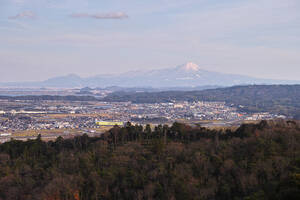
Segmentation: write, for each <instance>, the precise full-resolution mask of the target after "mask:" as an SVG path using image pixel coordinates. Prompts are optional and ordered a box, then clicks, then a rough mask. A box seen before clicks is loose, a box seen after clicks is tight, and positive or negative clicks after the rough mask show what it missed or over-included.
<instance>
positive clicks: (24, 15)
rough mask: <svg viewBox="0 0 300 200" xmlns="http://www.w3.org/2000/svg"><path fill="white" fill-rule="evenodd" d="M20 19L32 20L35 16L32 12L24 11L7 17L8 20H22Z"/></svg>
mask: <svg viewBox="0 0 300 200" xmlns="http://www.w3.org/2000/svg"><path fill="white" fill-rule="evenodd" d="M22 18H27V19H34V18H36V15H35V13H33V12H32V11H24V12H21V13H19V14H17V15H14V16H11V17H9V19H22Z"/></svg>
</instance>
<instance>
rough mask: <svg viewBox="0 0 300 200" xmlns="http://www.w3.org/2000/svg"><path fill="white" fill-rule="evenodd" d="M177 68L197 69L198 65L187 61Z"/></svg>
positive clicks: (184, 69) (185, 69)
mask: <svg viewBox="0 0 300 200" xmlns="http://www.w3.org/2000/svg"><path fill="white" fill-rule="evenodd" d="M179 69H180V70H183V71H199V70H200V67H199V66H198V65H197V64H195V63H193V62H188V63H186V64H184V65H182V66H179Z"/></svg>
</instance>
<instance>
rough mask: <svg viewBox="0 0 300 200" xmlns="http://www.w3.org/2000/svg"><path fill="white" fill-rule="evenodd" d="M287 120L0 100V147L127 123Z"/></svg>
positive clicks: (187, 107) (225, 109) (222, 109)
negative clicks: (4, 144) (20, 141)
mask: <svg viewBox="0 0 300 200" xmlns="http://www.w3.org/2000/svg"><path fill="white" fill-rule="evenodd" d="M274 118H286V116H283V115H277V114H271V113H244V112H239V111H238V109H237V108H236V107H234V106H228V105H226V104H225V103H224V102H176V101H173V102H170V103H155V104H135V103H131V102H114V103H111V102H98V101H92V102H89V101H84V102H83V101H80V102H79V101H75V102H74V101H37V100H34V101H31V100H1V101H0V142H5V141H9V140H11V139H19V140H27V139H34V138H36V137H37V136H38V135H41V137H42V138H43V139H45V140H53V139H55V138H57V137H58V136H62V137H65V138H68V137H74V136H77V135H82V134H88V135H90V136H97V135H101V134H102V133H104V132H105V131H108V130H109V129H110V128H111V127H113V126H114V125H118V126H123V125H125V124H126V123H127V122H131V123H132V124H140V125H143V126H145V125H146V124H150V125H152V126H154V125H157V124H168V125H171V124H172V123H174V122H175V121H178V122H184V123H188V124H191V125H201V126H206V127H216V126H219V127H226V126H231V127H232V126H238V125H240V124H241V123H244V122H245V121H256V120H262V119H274Z"/></svg>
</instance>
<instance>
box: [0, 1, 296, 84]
mask: <svg viewBox="0 0 300 200" xmlns="http://www.w3.org/2000/svg"><path fill="white" fill-rule="evenodd" d="M299 10H300V1H299V0H244V1H240V0H227V1H218V0H185V1H179V0H156V1H138V0H98V1H95V0H94V1H92V0H0V69H1V73H0V80H1V82H9V81H36V80H44V79H47V78H50V77H54V76H60V75H65V74H70V73H75V74H78V75H80V76H83V77H86V76H92V75H95V74H106V73H120V72H126V71H131V70H140V69H143V70H147V69H161V68H169V67H175V66H178V65H181V64H183V63H186V62H188V61H192V62H195V63H197V64H198V65H199V66H200V67H201V68H202V69H206V70H212V71H218V72H225V73H234V74H243V75H249V76H254V77H259V78H270V79H283V80H300V78H299V75H300V56H299V55H300V36H299V35H300V12H299Z"/></svg>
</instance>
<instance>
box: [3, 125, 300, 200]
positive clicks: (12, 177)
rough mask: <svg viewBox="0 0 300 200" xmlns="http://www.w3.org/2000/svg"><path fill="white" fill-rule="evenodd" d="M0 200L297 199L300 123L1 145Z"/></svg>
mask: <svg viewBox="0 0 300 200" xmlns="http://www.w3.org/2000/svg"><path fill="white" fill-rule="evenodd" d="M0 199H22V200H27V199H28V200H29V199H30V200H50V199H56V200H79V199H80V200H90V199H107V200H109V199H124V200H126V199H133V200H135V199H178V200H181V199H186V200H189V199H191V200H192V199H203V200H211V199H215V200H232V199H243V200H256V199H272V200H280V199H289V200H299V199H300V126H299V122H297V121H278V122H275V121H272V122H267V121H262V122H261V123H259V124H247V125H246V124H245V125H242V126H241V127H240V128H238V129H237V130H236V131H232V130H226V131H225V130H224V131H222V130H218V131H217V130H210V129H206V128H203V127H190V126H188V125H185V124H180V123H174V124H173V125H172V126H171V127H169V126H167V125H164V126H161V125H160V126H157V127H155V129H152V130H151V128H150V126H149V125H148V126H147V127H146V128H145V129H143V127H141V126H139V125H135V126H133V125H131V124H130V123H127V124H126V126H125V127H114V128H113V129H111V130H110V131H109V132H107V133H105V134H104V135H102V137H100V138H99V137H96V138H91V137H88V136H87V135H84V136H80V137H75V138H73V139H63V138H61V137H60V138H58V139H57V140H56V141H53V142H52V141H50V142H44V141H42V140H41V139H40V137H38V138H37V139H36V140H28V141H25V142H22V141H16V140H12V141H10V142H7V143H4V144H1V145H0Z"/></svg>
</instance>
